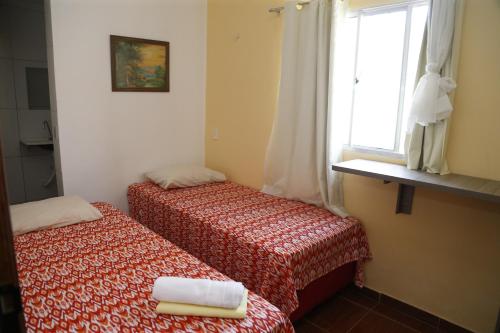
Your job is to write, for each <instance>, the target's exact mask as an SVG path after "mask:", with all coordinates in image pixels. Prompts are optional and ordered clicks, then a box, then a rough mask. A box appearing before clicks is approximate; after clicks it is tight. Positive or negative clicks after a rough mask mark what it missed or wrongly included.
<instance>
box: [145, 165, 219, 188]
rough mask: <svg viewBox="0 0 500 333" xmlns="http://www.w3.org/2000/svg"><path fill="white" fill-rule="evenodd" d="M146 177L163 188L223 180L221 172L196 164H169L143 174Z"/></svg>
mask: <svg viewBox="0 0 500 333" xmlns="http://www.w3.org/2000/svg"><path fill="white" fill-rule="evenodd" d="M145 176H146V178H148V179H150V180H151V181H153V182H154V183H156V184H158V185H160V186H161V187H163V188H165V189H169V188H177V187H191V186H198V185H203V184H207V183H213V182H223V181H225V180H226V176H225V175H224V174H223V173H220V172H217V171H214V170H210V169H208V168H205V167H202V166H197V165H171V166H167V167H165V168H161V169H158V170H155V171H151V172H148V173H146V174H145Z"/></svg>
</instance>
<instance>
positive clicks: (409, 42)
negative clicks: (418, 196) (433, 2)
mask: <svg viewBox="0 0 500 333" xmlns="http://www.w3.org/2000/svg"><path fill="white" fill-rule="evenodd" d="M427 10H428V5H427V4H426V2H415V1H414V2H408V3H404V4H399V5H395V6H385V7H378V8H370V9H363V10H360V11H359V12H356V13H354V14H351V15H350V16H349V17H348V18H347V19H346V22H345V24H344V26H343V33H342V38H341V41H340V43H339V47H342V48H343V50H342V51H341V52H340V53H341V55H340V61H342V66H339V67H340V68H339V69H340V70H339V71H338V72H336V74H338V79H339V80H341V81H342V82H343V83H344V84H341V86H343V88H339V90H343V91H339V93H340V94H341V96H342V98H341V99H342V100H341V101H337V102H338V103H340V104H338V105H340V107H342V109H343V110H346V113H349V115H350V121H349V123H350V128H349V133H348V134H347V136H348V142H349V145H350V146H352V147H361V148H368V149H375V150H379V151H387V152H394V153H403V151H404V138H405V132H406V131H405V128H406V122H407V119H408V116H409V111H410V110H409V109H410V106H411V99H412V95H413V91H414V88H415V83H416V74H417V69H418V63H419V55H420V51H421V46H422V38H423V33H424V28H425V24H426V18H427ZM336 68H337V66H336Z"/></svg>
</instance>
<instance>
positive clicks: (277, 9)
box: [269, 1, 309, 14]
mask: <svg viewBox="0 0 500 333" xmlns="http://www.w3.org/2000/svg"><path fill="white" fill-rule="evenodd" d="M308 4H309V1H301V2H297V5H296V6H297V9H301V8H299V7H301V6H304V5H308ZM284 9H285V7H284V6H281V7H274V8H269V13H276V14H281V12H282V11H283V10H284Z"/></svg>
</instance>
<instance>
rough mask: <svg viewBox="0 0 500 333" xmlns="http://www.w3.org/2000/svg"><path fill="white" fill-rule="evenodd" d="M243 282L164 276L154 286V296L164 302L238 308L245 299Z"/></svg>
mask: <svg viewBox="0 0 500 333" xmlns="http://www.w3.org/2000/svg"><path fill="white" fill-rule="evenodd" d="M244 293H245V287H244V286H243V284H242V283H241V282H234V281H213V280H207V279H187V278H179V277H169V276H162V277H159V278H157V279H156V281H155V284H154V286H153V298H154V299H156V300H158V301H162V302H175V303H186V304H196V305H207V306H217V307H221V308H227V309H236V308H237V307H238V306H239V305H240V304H241V300H242V299H243V295H244Z"/></svg>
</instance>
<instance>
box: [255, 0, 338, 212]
mask: <svg viewBox="0 0 500 333" xmlns="http://www.w3.org/2000/svg"><path fill="white" fill-rule="evenodd" d="M334 2H335V0H334ZM335 3H336V2H335ZM332 7H333V6H332V1H329V0H312V1H310V2H309V3H308V4H307V5H304V6H303V7H302V9H301V10H298V9H297V8H296V2H287V3H285V14H284V19H285V22H284V36H283V44H282V63H281V80H280V89H279V98H278V112H277V115H276V118H275V121H274V126H273V130H272V134H271V139H270V142H269V146H268V149H267V156H266V162H265V175H264V187H263V189H262V191H263V192H265V193H269V194H272V195H277V196H281V197H284V198H288V199H294V200H300V201H303V202H306V203H310V204H314V205H318V206H324V207H326V208H328V209H329V210H331V211H333V212H334V213H336V214H339V215H342V216H345V215H346V213H345V211H344V209H343V198H342V185H341V180H342V179H341V176H336V175H334V174H333V172H331V171H330V170H331V162H336V161H338V160H339V159H340V157H341V156H340V154H341V152H340V151H339V150H338V149H332V148H331V147H330V146H329V141H331V138H330V135H332V134H331V132H332V131H331V130H330V128H329V123H330V122H331V121H330V119H331V116H332V113H331V112H330V108H329V105H330V103H329V96H330V95H331V88H332V87H331V85H330V84H329V82H330V76H331V75H332V73H331V71H332V67H333V66H331V61H332V59H331V57H330V55H331V54H332V50H331V47H332V45H333V43H331V36H332V30H333V28H332V27H334V26H335V25H332V23H334V22H332V21H335V19H333V20H332V17H335V15H333V14H334V12H335V9H334V8H332ZM329 133H330V134H329ZM330 152H334V154H337V156H331V154H330Z"/></svg>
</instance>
